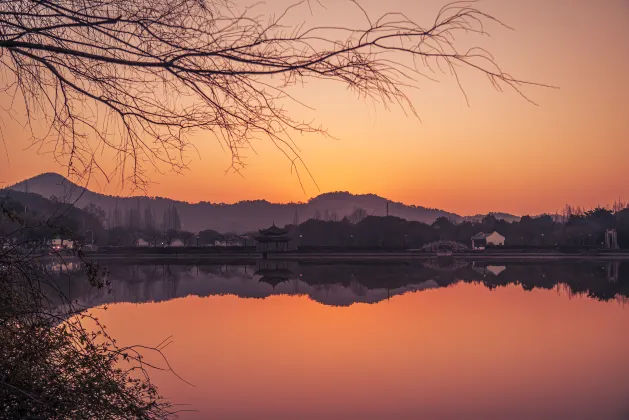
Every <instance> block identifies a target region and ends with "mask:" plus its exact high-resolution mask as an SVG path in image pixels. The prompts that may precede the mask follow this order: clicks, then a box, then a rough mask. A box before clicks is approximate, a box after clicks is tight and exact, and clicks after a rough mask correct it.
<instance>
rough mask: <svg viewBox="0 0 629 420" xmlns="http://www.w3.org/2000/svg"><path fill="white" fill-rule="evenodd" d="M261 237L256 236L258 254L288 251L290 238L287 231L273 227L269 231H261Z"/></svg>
mask: <svg viewBox="0 0 629 420" xmlns="http://www.w3.org/2000/svg"><path fill="white" fill-rule="evenodd" d="M259 232H260V235H258V236H256V250H257V251H258V252H281V251H288V243H289V242H290V237H289V236H288V231H287V230H286V229H281V228H278V227H277V226H275V224H273V226H271V227H270V228H268V229H261V230H260V231H259Z"/></svg>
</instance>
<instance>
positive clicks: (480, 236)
mask: <svg viewBox="0 0 629 420" xmlns="http://www.w3.org/2000/svg"><path fill="white" fill-rule="evenodd" d="M494 233H495V234H496V235H499V236H501V237H503V238H504V236H503V235H500V234H499V233H498V232H496V231H493V232H490V233H486V232H478V233H477V234H476V235H474V236H472V239H476V240H478V239H487V237H489V236H491V235H493V234H494Z"/></svg>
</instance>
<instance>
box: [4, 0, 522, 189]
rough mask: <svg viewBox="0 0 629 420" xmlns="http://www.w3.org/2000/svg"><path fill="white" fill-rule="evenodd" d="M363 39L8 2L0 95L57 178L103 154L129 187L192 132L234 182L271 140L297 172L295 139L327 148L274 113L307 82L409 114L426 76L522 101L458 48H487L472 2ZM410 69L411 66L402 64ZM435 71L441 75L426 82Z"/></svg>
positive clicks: (199, 2) (157, 13) (471, 53)
mask: <svg viewBox="0 0 629 420" xmlns="http://www.w3.org/2000/svg"><path fill="white" fill-rule="evenodd" d="M348 1H350V2H351V3H353V4H355V5H356V7H357V8H358V10H359V11H360V13H362V14H364V16H365V19H364V21H365V26H364V27H362V28H349V27H326V26H315V27H306V26H305V24H303V25H297V26H295V25H289V24H285V21H287V20H288V19H289V17H290V16H291V13H293V12H294V11H295V10H296V9H300V8H303V7H310V6H311V5H310V3H309V2H306V1H302V2H299V3H296V4H295V5H293V6H291V7H289V8H287V9H286V10H285V11H284V13H282V14H280V15H279V16H278V17H271V18H265V17H264V16H254V15H252V14H251V13H252V12H251V10H250V9H245V10H244V11H242V12H240V11H239V10H238V9H237V8H236V7H235V6H234V5H232V4H231V3H229V2H227V1H221V0H205V1H204V0H176V1H172V0H153V1H151V2H150V4H149V2H147V1H146V0H55V1H53V0H5V1H3V2H2V3H0V67H1V68H3V70H4V71H5V73H7V76H8V77H3V79H2V80H3V81H4V82H5V85H4V86H2V91H3V92H4V93H5V94H6V95H12V96H14V97H15V98H21V100H23V101H24V103H25V106H26V110H27V111H26V112H27V117H28V118H29V120H28V121H29V123H31V122H32V121H33V120H34V116H35V115H37V116H40V115H43V117H44V119H45V121H46V123H47V126H48V130H47V131H46V132H45V134H43V135H41V134H36V130H35V129H33V126H32V124H30V127H31V132H32V134H33V137H32V140H33V141H35V142H39V143H41V142H46V141H50V142H53V144H54V150H55V154H56V157H57V159H58V160H59V161H60V162H62V163H64V164H66V165H67V167H68V171H69V172H71V173H73V174H75V175H81V174H85V173H86V172H88V171H91V170H101V171H103V173H105V171H104V170H102V169H101V165H99V164H98V162H97V154H98V153H101V152H103V151H107V150H113V151H115V153H116V154H117V157H118V164H117V166H116V169H115V170H116V171H121V173H122V174H123V178H125V179H128V180H130V181H132V183H133V184H134V185H138V186H142V185H144V183H145V182H146V181H147V177H146V170H147V167H150V166H155V167H157V166H160V165H161V164H166V165H167V167H168V168H170V169H173V170H175V171H181V170H183V169H184V168H185V166H186V163H185V159H184V154H185V152H186V150H188V148H190V147H191V144H190V140H189V139H190V135H191V134H192V133H193V132H210V133H213V135H214V136H216V137H217V138H218V139H219V140H220V142H221V144H222V145H223V146H224V147H225V148H226V149H227V150H229V152H230V153H231V155H232V168H233V169H234V170H236V171H239V170H240V169H242V168H243V166H244V162H243V160H242V151H243V149H246V148H248V147H251V144H252V143H253V142H254V141H255V140H260V139H267V140H271V141H272V142H273V143H274V144H275V145H276V146H277V147H278V148H279V149H280V150H281V151H282V153H284V154H285V155H286V156H287V157H288V159H289V160H290V162H291V163H292V166H293V167H294V168H295V169H299V168H303V167H304V164H303V161H302V160H301V156H300V154H299V150H298V148H297V147H296V145H295V143H294V141H293V136H294V135H295V134H303V133H320V134H323V135H328V134H327V131H326V130H325V129H324V128H321V127H320V126H317V125H315V124H313V123H312V122H308V121H300V120H299V119H297V118H296V117H294V116H293V115H291V114H290V113H289V112H288V111H286V110H285V109H284V103H285V102H287V101H293V98H292V97H291V96H290V95H289V94H288V93H287V88H288V87H290V86H292V85H294V84H296V83H300V82H305V81H306V80H308V79H326V80H334V81H339V82H341V83H343V84H345V85H346V86H347V87H348V88H350V89H351V90H353V91H355V92H356V93H357V94H359V95H360V96H361V97H364V98H368V99H371V100H373V101H376V102H378V103H381V104H383V105H384V106H385V107H389V106H392V105H395V106H400V107H402V109H404V110H405V111H408V112H410V113H411V114H416V112H415V109H414V108H413V104H412V103H411V102H410V100H409V98H408V96H407V94H406V93H405V92H406V90H407V88H411V87H414V86H416V85H417V80H418V78H420V77H429V78H434V76H428V75H427V74H425V72H427V73H431V74H435V73H436V72H437V73H438V72H444V73H446V72H450V73H451V74H453V75H454V76H455V78H456V80H457V81H459V77H458V74H459V71H460V69H461V68H469V69H471V70H473V71H476V72H480V73H482V74H485V75H486V76H487V77H488V79H489V81H490V83H491V84H492V85H493V86H494V87H495V88H497V89H502V88H504V87H509V88H512V89H514V90H515V91H516V92H518V93H519V94H520V95H522V96H523V97H524V98H526V99H528V98H527V97H526V95H525V93H524V92H523V91H522V88H523V87H524V86H525V85H529V84H532V83H528V82H526V81H523V80H519V79H517V78H515V77H513V76H511V75H510V74H508V73H506V72H504V71H502V70H501V68H500V67H499V66H498V64H497V63H496V62H495V61H494V58H493V56H492V55H491V54H490V53H489V52H488V51H486V50H484V49H482V48H471V49H468V50H466V51H459V49H457V46H456V44H455V38H456V37H457V36H459V35H461V34H466V33H467V34H485V25H486V24H487V23H488V22H497V23H500V22H499V21H498V20H496V19H495V18H493V17H492V16H490V15H488V14H486V13H483V12H482V11H480V10H478V9H476V8H475V7H474V5H473V2H456V3H451V4H449V5H446V6H445V7H443V8H442V9H441V10H440V11H439V13H438V14H437V16H436V17H435V20H434V22H433V23H432V24H431V25H430V26H428V27H423V26H421V25H419V24H417V23H415V22H414V21H413V20H411V19H409V18H407V17H406V16H404V15H403V14H399V13H387V14H384V15H382V16H380V17H378V18H376V19H374V18H372V17H370V16H369V14H368V13H367V11H366V10H365V9H364V8H362V7H361V6H360V5H359V3H358V2H356V1H355V0H348ZM409 62H412V63H413V64H412V65H408V64H406V63H409ZM435 69H438V70H435Z"/></svg>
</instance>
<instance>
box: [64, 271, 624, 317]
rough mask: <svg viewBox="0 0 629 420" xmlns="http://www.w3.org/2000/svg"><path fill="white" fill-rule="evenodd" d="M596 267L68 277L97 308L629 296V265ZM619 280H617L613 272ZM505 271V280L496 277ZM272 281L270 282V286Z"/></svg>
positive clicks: (75, 293)
mask: <svg viewBox="0 0 629 420" xmlns="http://www.w3.org/2000/svg"><path fill="white" fill-rule="evenodd" d="M611 264H615V266H614V267H611V268H610V267H608V266H607V264H603V265H601V264H590V263H571V264H561V263H544V264H525V263H521V264H508V265H506V266H501V267H500V269H499V270H496V269H493V268H492V267H486V268H487V269H483V270H481V269H479V267H478V266H477V265H475V266H474V267H473V266H472V265H461V266H460V267H459V268H456V269H455V270H451V269H447V270H441V269H439V267H434V266H426V265H422V264H420V263H416V262H413V263H398V264H392V263H386V264H381V263H379V264H375V263H374V264H358V263H357V264H346V263H343V264H341V263H339V264H317V263H301V264H298V263H295V262H292V263H287V264H286V265H283V266H282V267H278V268H275V269H270V268H268V267H266V268H265V267H263V268H261V267H260V266H259V265H258V266H255V265H243V266H225V265H205V266H192V265H170V266H161V265H112V266H110V267H108V270H109V272H110V275H109V279H110V281H111V285H112V288H113V291H112V293H111V294H109V293H108V292H107V291H106V290H97V289H93V288H90V287H89V285H88V284H87V282H86V281H85V279H84V278H82V277H81V276H80V275H77V274H70V276H69V278H68V275H67V274H66V275H64V276H63V279H64V280H63V281H60V284H63V288H64V290H66V292H67V293H68V294H69V295H70V297H71V298H72V299H76V300H78V302H79V303H80V304H82V305H85V306H88V307H91V306H96V305H101V304H105V303H112V302H136V303H141V302H152V301H165V300H170V299H174V298H179V297H185V296H189V295H196V296H213V295H234V296H238V297H242V298H266V297H269V296H272V295H307V296H309V297H310V298H311V299H313V300H314V301H317V302H320V303H322V304H325V305H334V306H347V305H351V304H354V303H376V302H379V301H382V300H384V299H387V298H389V297H391V296H395V295H399V294H404V293H407V292H410V291H418V290H424V289H429V288H437V287H446V286H449V285H451V284H456V283H458V282H461V281H463V282H473V283H479V284H483V285H485V286H486V287H488V288H490V289H494V288H496V287H500V286H507V285H518V286H521V287H522V288H523V289H525V290H532V289H534V288H542V289H553V288H556V287H557V286H558V284H559V285H562V287H563V288H564V289H565V290H567V291H568V292H569V293H571V294H579V295H586V296H589V297H591V298H595V299H599V300H610V299H613V298H616V297H624V298H626V297H628V296H629V266H620V265H619V264H618V263H611ZM610 272H611V273H613V277H612V278H610V277H609V273H610ZM496 273H497V275H496ZM269 279H270V281H269Z"/></svg>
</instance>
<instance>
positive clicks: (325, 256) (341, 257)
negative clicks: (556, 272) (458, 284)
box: [84, 251, 629, 262]
mask: <svg viewBox="0 0 629 420" xmlns="http://www.w3.org/2000/svg"><path fill="white" fill-rule="evenodd" d="M84 255H85V257H86V258H88V259H93V260H127V261H144V260H149V261H154V260H166V261H173V260H174V261H191V260H194V261H197V260H198V261H204V260H205V261H242V262H244V261H257V260H263V256H262V253H259V252H234V251H225V252H189V251H188V252H186V251H184V252H177V251H173V252H159V253H156V252H128V251H125V252H98V251H96V252H86V253H85V254H84ZM435 259H443V260H444V262H445V261H448V260H469V261H511V262H524V261H629V252H611V253H605V252H602V253H596V254H592V253H589V254H581V253H579V254H576V253H549V252H526V253H517V252H514V253H509V252H501V253H497V252H491V253H454V254H452V256H448V257H440V256H438V255H437V254H436V253H424V252H421V253H419V252H401V251H382V252H347V251H338V252H299V251H293V252H286V253H272V254H268V255H267V258H266V260H268V261H305V262H308V261H324V262H325V261H332V262H338V261H422V260H435Z"/></svg>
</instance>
